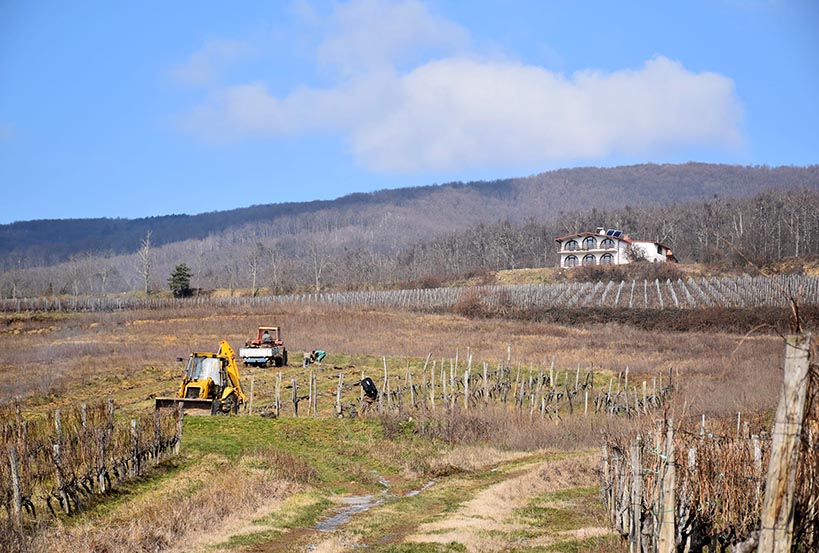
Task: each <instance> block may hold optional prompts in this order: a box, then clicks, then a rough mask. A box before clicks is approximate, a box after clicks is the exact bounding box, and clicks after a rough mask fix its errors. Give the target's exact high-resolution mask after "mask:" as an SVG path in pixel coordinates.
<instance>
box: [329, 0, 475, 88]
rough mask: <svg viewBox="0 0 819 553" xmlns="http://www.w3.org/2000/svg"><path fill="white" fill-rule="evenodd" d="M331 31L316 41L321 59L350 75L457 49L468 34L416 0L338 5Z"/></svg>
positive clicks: (359, 0)
mask: <svg viewBox="0 0 819 553" xmlns="http://www.w3.org/2000/svg"><path fill="white" fill-rule="evenodd" d="M330 28H331V31H330V33H331V34H330V36H329V37H327V38H326V39H325V40H324V41H322V43H321V44H320V45H319V47H318V59H319V61H320V62H321V63H323V64H326V65H331V66H334V67H337V68H339V69H340V70H341V71H342V72H343V73H344V74H347V75H350V74H355V73H358V72H361V71H370V70H381V69H384V68H386V67H393V66H395V65H400V64H402V63H408V62H409V63H411V62H413V61H417V60H418V59H420V58H421V57H422V56H428V55H434V54H435V53H438V54H439V55H440V54H441V53H450V54H451V53H453V52H458V51H461V50H463V49H465V48H467V47H468V44H469V34H468V33H467V31H466V30H465V29H464V28H463V27H461V26H460V25H457V24H455V23H453V22H451V21H448V20H446V19H443V18H441V17H438V16H436V15H434V14H432V13H430V11H429V10H428V9H427V7H426V6H425V5H424V4H423V3H421V2H418V1H416V0H400V1H397V2H389V1H384V0H355V1H352V2H349V3H347V4H340V5H338V6H337V7H336V9H335V11H334V13H333V15H332V17H331V22H330Z"/></svg>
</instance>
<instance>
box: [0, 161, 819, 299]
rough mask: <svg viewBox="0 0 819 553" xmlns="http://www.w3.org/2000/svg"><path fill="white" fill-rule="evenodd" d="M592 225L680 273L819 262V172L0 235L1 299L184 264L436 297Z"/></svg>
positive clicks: (132, 285) (476, 190)
mask: <svg viewBox="0 0 819 553" xmlns="http://www.w3.org/2000/svg"><path fill="white" fill-rule="evenodd" d="M597 226H605V227H614V228H620V229H623V230H624V231H625V232H627V233H628V234H630V235H631V236H633V237H636V238H641V239H648V240H658V241H661V242H664V243H666V244H667V245H669V246H671V247H672V249H673V250H674V252H675V254H676V255H677V257H678V258H679V259H680V260H681V261H729V262H731V261H737V260H741V258H742V257H747V258H750V259H754V260H762V261H764V260H770V259H778V258H782V257H786V256H794V255H796V256H800V255H815V254H819V166H810V167H805V168H797V167H781V168H768V167H735V166H722V165H707V164H695V163H689V164H685V165H640V166H631V167H619V168H613V169H597V168H585V169H567V170H560V171H553V172H549V173H543V174H540V175H536V176H532V177H526V178H518V179H508V180H502V181H494V182H475V183H469V184H463V183H450V184H446V185H440V186H426V187H418V188H409V189H400V190H383V191H379V192H374V193H369V194H352V195H349V196H345V197H343V198H339V199H337V200H334V201H321V202H310V203H300V204H273V205H263V206H254V207H250V208H246V209H239V210H233V211H225V212H213V213H207V214H202V215H170V216H167V217H154V218H146V219H137V220H125V219H100V220H65V221H32V222H20V223H14V224H11V225H3V226H0V261H1V262H2V265H1V266H0V267H2V273H0V294H2V296H3V297H19V296H26V295H51V294H71V295H105V294H110V293H118V292H135V291H143V292H144V291H145V290H149V291H158V290H166V289H167V283H166V281H167V278H168V275H169V274H170V272H171V271H172V270H173V268H174V267H175V266H176V265H177V264H180V263H185V264H187V265H188V266H189V267H190V269H191V270H192V273H193V280H192V285H193V286H194V287H196V288H203V289H212V288H227V289H229V290H233V289H235V288H250V289H254V290H256V289H259V288H265V289H266V291H268V292H272V293H278V292H288V291H293V290H299V289H302V290H305V289H307V290H314V291H315V290H326V289H346V288H358V287H362V286H374V287H394V286H415V285H433V284H435V283H439V282H442V281H443V280H444V279H452V278H458V277H461V276H464V275H469V274H475V273H480V272H485V271H493V270H498V269H507V268H520V267H539V266H550V265H554V264H555V263H556V256H555V245H554V237H556V236H559V235H562V234H566V233H569V232H575V231H578V230H583V229H593V228H595V227H597ZM149 236H150V241H147V240H146V238H147V237H149Z"/></svg>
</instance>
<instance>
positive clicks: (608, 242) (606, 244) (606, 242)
mask: <svg viewBox="0 0 819 553" xmlns="http://www.w3.org/2000/svg"><path fill="white" fill-rule="evenodd" d="M600 247H601V248H603V249H604V250H613V249H614V240H612V239H611V238H604V239H603V241H602V242H600Z"/></svg>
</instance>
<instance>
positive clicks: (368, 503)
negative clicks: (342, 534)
mask: <svg viewBox="0 0 819 553" xmlns="http://www.w3.org/2000/svg"><path fill="white" fill-rule="evenodd" d="M383 502H384V499H383V498H376V497H375V496H374V495H353V496H350V497H343V498H341V503H342V504H343V505H345V507H342V508H341V509H339V511H338V512H337V513H336V514H334V515H333V516H331V517H327V518H325V519H322V520H320V521H318V522H317V523H316V525H315V526H314V527H313V529H314V530H318V531H319V532H332V531H333V530H337V529H338V528H340V527H341V526H343V525H345V524H347V523H348V522H350V520H352V518H353V516H355V515H357V514H358V513H363V512H364V511H367V510H368V509H371V508H372V507H375V506H376V505H379V504H381V503H383Z"/></svg>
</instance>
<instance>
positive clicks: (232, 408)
mask: <svg viewBox="0 0 819 553" xmlns="http://www.w3.org/2000/svg"><path fill="white" fill-rule="evenodd" d="M222 412H223V413H225V414H227V415H235V414H236V413H238V412H239V402H238V401H237V399H236V394H230V395H229V396H228V397H226V398H225V402H224V404H223V405H222Z"/></svg>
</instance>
